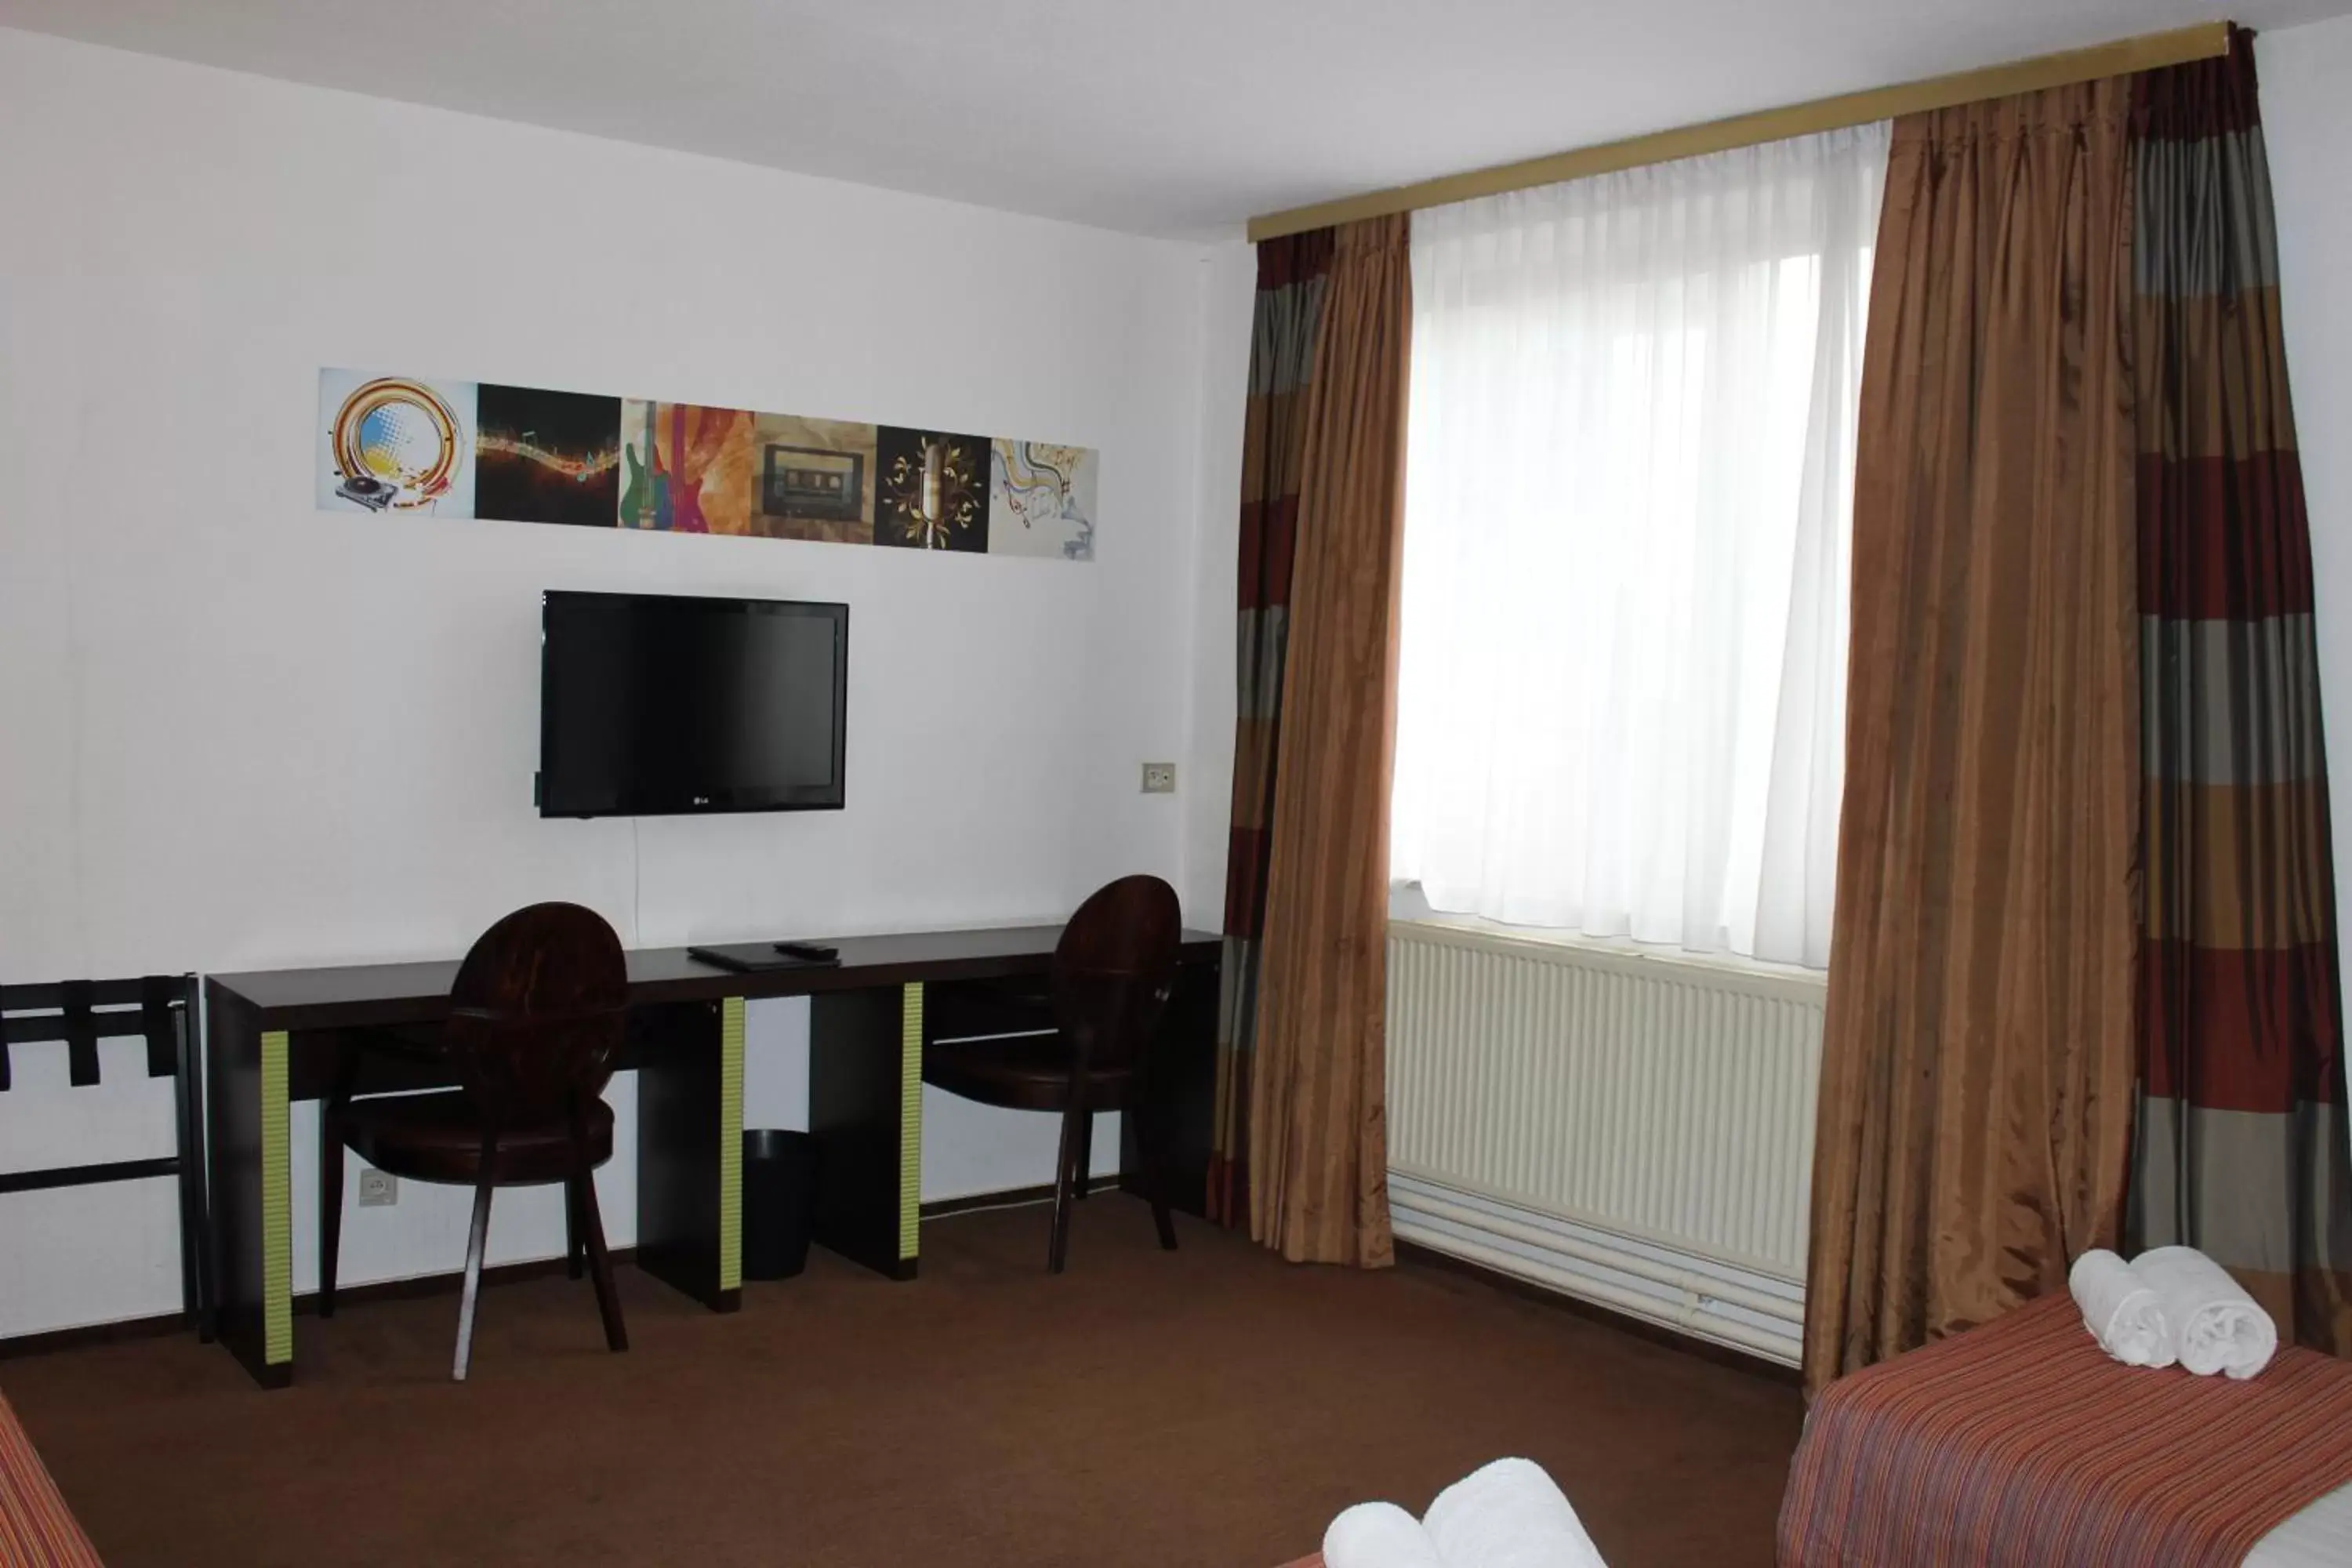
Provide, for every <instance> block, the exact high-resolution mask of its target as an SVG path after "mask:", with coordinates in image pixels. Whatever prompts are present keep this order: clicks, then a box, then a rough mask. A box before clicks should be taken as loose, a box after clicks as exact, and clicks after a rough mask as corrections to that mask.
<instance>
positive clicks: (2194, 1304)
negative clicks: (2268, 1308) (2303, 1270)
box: [2131, 1247, 2278, 1379]
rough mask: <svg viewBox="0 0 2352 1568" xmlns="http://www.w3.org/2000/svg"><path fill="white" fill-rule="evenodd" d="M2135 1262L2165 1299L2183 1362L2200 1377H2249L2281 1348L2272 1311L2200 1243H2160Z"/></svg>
mask: <svg viewBox="0 0 2352 1568" xmlns="http://www.w3.org/2000/svg"><path fill="white" fill-rule="evenodd" d="M2131 1266H2132V1272H2133V1273H2135V1274H2137V1275H2138V1276H2139V1277H2140V1278H2141V1279H2144V1280H2146V1281H2147V1285H2148V1288H2149V1289H2152V1290H2154V1291H2155V1292H2156V1295H2157V1300H2158V1301H2160V1302H2162V1303H2163V1306H2164V1318H2165V1321H2166V1322H2168V1323H2169V1324H2170V1325H2171V1327H2172V1344H2173V1349H2174V1350H2175V1351H2176V1352H2178V1353H2179V1357H2180V1364H2181V1365H2183V1366H2185V1367H2187V1368H2188V1369H2189V1371H2191V1372H2193V1373H2197V1374H2198V1375H2199V1376H2200V1377H2206V1376H2210V1375H2211V1374H2212V1373H2217V1372H2221V1373H2229V1374H2230V1375H2231V1377H2233V1378H2239V1379H2244V1378H2249V1377H2252V1376H2253V1375H2254V1373H2258V1372H2260V1371H2262V1370H2263V1368H2264V1367H2266V1366H2268V1365H2270V1363H2271V1357H2272V1356H2273V1355H2275V1354H2277V1353H2278V1325H2277V1324H2276V1323H2273V1322H2272V1321H2271V1315H2270V1314H2269V1313H2268V1312H2265V1311H2263V1309H2262V1304H2261V1303H2260V1302H2258V1301H2256V1300H2254V1299H2253V1298H2252V1296H2249V1295H2247V1294H2246V1292H2245V1291H2244V1289H2242V1288H2241V1287H2240V1286H2239V1284H2238V1282H2237V1281H2236V1280H2235V1279H2231V1278H2230V1276H2229V1274H2228V1273H2227V1271H2225V1270H2224V1269H2223V1268H2222V1267H2221V1265H2220V1264H2218V1263H2216V1262H2214V1261H2213V1260H2212V1259H2211V1258H2208V1257H2206V1256H2205V1255H2204V1254H2203V1253H2201V1252H2200V1251H2198V1250H2197V1249H2196V1248H2195V1247H2156V1248H2154V1249H2152V1250H2150V1251H2147V1252H2143V1253H2141V1254H2140V1255H2139V1256H2138V1257H2137V1258H2133V1259H2132V1265H2131Z"/></svg>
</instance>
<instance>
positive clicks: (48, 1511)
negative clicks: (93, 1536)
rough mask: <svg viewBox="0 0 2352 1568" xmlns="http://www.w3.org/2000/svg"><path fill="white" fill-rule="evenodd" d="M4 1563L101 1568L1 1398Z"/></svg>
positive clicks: (0, 1549) (11, 1567)
mask: <svg viewBox="0 0 2352 1568" xmlns="http://www.w3.org/2000/svg"><path fill="white" fill-rule="evenodd" d="M0 1563H6V1564H7V1565H8V1568H18V1565H19V1564H21V1565H23V1568H100V1563H99V1560H98V1552H96V1551H95V1550H94V1549H93V1548H92V1547H91V1546H90V1543H89V1537H88V1536H87V1535H84V1534H83V1533H82V1532H81V1526H80V1525H79V1523H77V1522H76V1521H75V1520H74V1516H73V1514H72V1513H71V1512H70V1511H69V1510H68V1509H67V1508H66V1500H65V1499H64V1498H62V1497H60V1496H58V1486H57V1483H56V1482H55V1481H53V1480H51V1479H49V1471H48V1467H47V1466H46V1465H44V1464H42V1463H41V1457H40V1456H39V1455H38V1454H37V1453H35V1452H33V1442H32V1439H31V1438H29V1437H27V1436H25V1428H24V1427H22V1426H18V1425H17V1423H16V1412H15V1411H14V1410H11V1409H10V1408H9V1407H8V1401H7V1398H6V1396H5V1395H0Z"/></svg>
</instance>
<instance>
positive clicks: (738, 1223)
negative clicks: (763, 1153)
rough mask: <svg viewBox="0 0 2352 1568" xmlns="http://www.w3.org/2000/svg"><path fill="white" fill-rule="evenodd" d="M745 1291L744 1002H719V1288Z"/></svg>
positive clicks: (736, 998) (731, 999) (734, 999)
mask: <svg viewBox="0 0 2352 1568" xmlns="http://www.w3.org/2000/svg"><path fill="white" fill-rule="evenodd" d="M742 1288H743V998H742V997H740V996H730V997H728V998H727V999H726V1000H725V1001H724V1002H722V1003H720V1004H719V1289H720V1290H721V1291H728V1290H740V1289H742Z"/></svg>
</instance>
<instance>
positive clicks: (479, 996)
mask: <svg viewBox="0 0 2352 1568" xmlns="http://www.w3.org/2000/svg"><path fill="white" fill-rule="evenodd" d="M627 1000H628V969H627V964H626V962H625V960H624V958H623V957H622V953H621V942H620V938H618V937H617V936H615V935H614V934H613V928H612V927H611V926H609V925H607V924H605V923H604V919H603V917H601V916H599V915H598V914H596V913H595V912H594V911H593V910H584V909H582V908H581V907H580V906H579V905H577V904H533V905H532V906H530V908H529V909H526V910H516V911H515V912H514V913H513V914H510V915H509V916H507V917H506V918H505V919H504V920H502V921H499V922H498V924H496V925H494V926H492V927H491V928H490V929H489V930H488V931H484V932H483V933H482V937H481V940H480V941H478V942H475V943H474V948H473V951H472V952H468V953H467V955H466V962H465V963H464V964H463V965H461V966H460V967H459V968H458V971H457V983H456V984H453V985H452V986H451V987H450V988H449V1017H448V1020H447V1022H446V1023H445V1024H443V1025H442V1026H441V1027H440V1028H439V1030H438V1031H437V1032H428V1033H426V1034H424V1035H422V1036H418V1035H404V1036H387V1037H370V1039H369V1042H368V1047H369V1048H374V1049H377V1050H383V1051H388V1052H390V1053H392V1054H394V1055H409V1056H414V1055H416V1054H418V1053H419V1052H424V1053H428V1054H432V1055H435V1056H437V1058H439V1064H438V1065H439V1066H440V1067H441V1068H443V1069H444V1070H446V1071H447V1072H448V1073H450V1074H451V1075H453V1076H455V1077H456V1078H457V1081H458V1083H459V1084H460V1086H461V1087H459V1088H457V1089H436V1090H434V1091H432V1092H429V1093H425V1094H405V1095H395V1096H383V1097H375V1098H370V1099H364V1100H354V1099H352V1081H353V1079H354V1077H355V1075H356V1072H357V1070H358V1064H359V1057H358V1054H357V1053H355V1052H347V1053H346V1055H345V1058H344V1062H343V1066H342V1068H341V1075H340V1077H339V1080H338V1081H337V1083H336V1085H335V1087H334V1089H333V1090H332V1092H331V1094H330V1095H329V1097H328V1100H327V1102H326V1104H325V1106H324V1107H323V1108H322V1109H321V1111H320V1121H319V1131H320V1137H319V1153H320V1159H319V1216H320V1226H319V1229H320V1237H319V1315H320V1317H321V1318H331V1317H332V1316H334V1311H335V1254H336V1250H337V1246H338V1243H339V1241H340V1239H341V1230H342V1212H343V1151H344V1150H345V1149H346V1148H349V1149H350V1150H351V1151H352V1152H353V1153H355V1154H357V1155H359V1156H360V1157H361V1158H362V1159H363V1160H365V1161H366V1162H367V1163H369V1164H371V1165H373V1166H374V1167H375V1168H376V1169H378V1170H380V1171H385V1172H389V1173H392V1174H393V1175H395V1176H405V1177H408V1178H409V1179H411V1180H413V1181H419V1182H442V1183H448V1184H457V1185H462V1186H470V1187H472V1188H473V1189H474V1224H473V1229H472V1231H471V1233H470V1234H469V1236H468V1237H467V1243H466V1286H465V1293H464V1295H463V1297H462V1298H461V1300H460V1301H459V1304H458V1308H457V1360H456V1363H455V1365H454V1368H453V1371H452V1374H451V1375H453V1376H454V1377H455V1378H456V1379H457V1381H459V1382H461V1383H462V1382H464V1381H465V1377H466V1367H467V1362H468V1361H469V1360H470V1359H471V1357H472V1354H473V1342H474V1308H475V1300H476V1298H477V1297H478V1295H479V1293H480V1291H481V1285H482V1248H483V1246H484V1244H485V1242H486V1241H487V1239H488V1236H489V1228H490V1194H491V1193H492V1192H494V1191H496V1190H497V1189H498V1188H499V1187H520V1186H541V1185H548V1184H554V1183H558V1182H561V1183H562V1184H563V1188H564V1221H565V1224H564V1229H565V1251H566V1254H567V1258H568V1260H569V1262H570V1265H571V1269H572V1278H573V1279H578V1278H579V1277H580V1261H581V1251H582V1247H583V1243H584V1244H585V1247H586V1251H587V1258H588V1268H589V1272H590V1274H591V1276H592V1277H593V1279H594V1281H595V1287H596V1307H597V1310H598V1311H599V1312H601V1313H602V1314H603V1316H604V1342H605V1343H606V1344H607V1345H609V1346H610V1347H611V1348H612V1349H614V1350H615V1351H625V1350H626V1349H628V1348H629V1338H628V1332H627V1330H626V1329H625V1327H624V1326H623V1324H622V1321H621V1302H620V1298H619V1297H618V1296H617V1295H616V1294H615V1293H614V1289H613V1264H612V1259H611V1258H610V1257H609V1256H608V1255H607V1253H606V1251H605V1248H604V1221H603V1219H602V1218H601V1217H600V1216H599V1215H598V1213H597V1210H596V1182H595V1177H594V1172H595V1169H596V1167H597V1166H599V1165H601V1164H603V1163H604V1162H605V1161H606V1160H609V1159H611V1158H612V1157H613V1110H612V1107H610V1106H608V1105H606V1104H605V1103H604V1100H603V1098H602V1094H603V1090H604V1084H605V1082H606V1080H607V1079H610V1078H611V1077H612V1076H613V1054H614V1051H615V1050H616V1049H617V1048H618V1047H619V1046H620V1044H621V1031H622V1018H623V1009H624V1008H625V1005H626V1004H627Z"/></svg>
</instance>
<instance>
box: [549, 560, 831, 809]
mask: <svg viewBox="0 0 2352 1568" xmlns="http://www.w3.org/2000/svg"><path fill="white" fill-rule="evenodd" d="M848 672H849V606H848V605H815V604H799V603H793V602H791V601H786V600H777V599H703V598H680V597H671V596H664V595H651V594H574V593H562V592H553V591H551V592H550V593H548V594H547V595H545V597H544V601H543V605H542V610H541V637H540V661H539V784H538V796H539V814H540V815H541V816H677V815H682V814H687V813H694V812H716V811H826V810H838V809H839V808H840V806H841V804H842V756H843V743H844V738H845V734H846V728H845V713H844V708H845V696H846V694H847V690H848V684H847V681H848Z"/></svg>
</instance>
